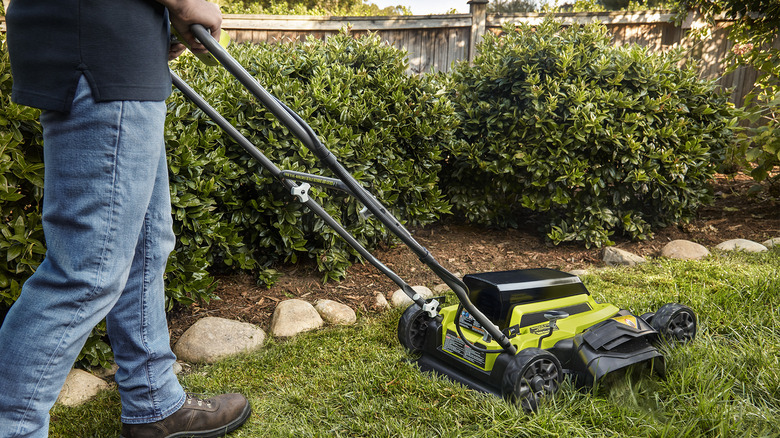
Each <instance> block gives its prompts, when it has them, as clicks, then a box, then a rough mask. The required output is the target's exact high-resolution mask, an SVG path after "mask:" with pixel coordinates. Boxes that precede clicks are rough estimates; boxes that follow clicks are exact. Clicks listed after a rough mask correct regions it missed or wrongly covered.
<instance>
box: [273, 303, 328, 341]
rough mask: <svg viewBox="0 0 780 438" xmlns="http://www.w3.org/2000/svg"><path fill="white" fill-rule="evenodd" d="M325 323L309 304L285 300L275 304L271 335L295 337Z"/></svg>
mask: <svg viewBox="0 0 780 438" xmlns="http://www.w3.org/2000/svg"><path fill="white" fill-rule="evenodd" d="M324 324H325V321H323V320H322V317H321V316H320V314H319V313H318V312H317V309H315V308H314V306H312V305H311V304H310V303H307V302H306V301H303V300H296V299H293V300H286V301H282V302H281V303H279V304H277V306H276V310H274V314H273V317H271V334H272V335H273V336H279V337H290V336H295V335H297V334H298V333H303V332H307V331H310V330H315V329H318V328H320V327H322V326H323V325H324Z"/></svg>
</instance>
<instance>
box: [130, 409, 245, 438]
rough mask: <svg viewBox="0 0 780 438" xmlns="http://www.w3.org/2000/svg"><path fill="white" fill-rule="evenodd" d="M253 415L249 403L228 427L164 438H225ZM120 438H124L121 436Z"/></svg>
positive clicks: (175, 434) (180, 433)
mask: <svg viewBox="0 0 780 438" xmlns="http://www.w3.org/2000/svg"><path fill="white" fill-rule="evenodd" d="M250 415H252V406H250V404H249V403H248V402H247V404H246V407H244V410H243V411H242V412H241V415H239V416H238V418H236V419H235V420H233V421H231V422H230V423H228V424H227V425H225V426H223V427H220V428H217V429H212V430H199V431H191V432H176V433H174V434H171V435H166V436H165V437H164V438H218V437H223V436H225V435H227V434H229V433H230V432H233V431H234V430H236V429H238V428H239V427H241V425H242V424H244V423H245V422H246V420H248V419H249V416H250ZM119 438H124V437H123V436H121V435H120V437H119Z"/></svg>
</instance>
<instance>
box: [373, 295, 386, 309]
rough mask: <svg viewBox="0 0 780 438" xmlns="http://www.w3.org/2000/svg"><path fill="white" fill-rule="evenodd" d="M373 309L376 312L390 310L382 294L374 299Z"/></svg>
mask: <svg viewBox="0 0 780 438" xmlns="http://www.w3.org/2000/svg"><path fill="white" fill-rule="evenodd" d="M374 307H376V308H377V309H378V310H387V309H389V308H390V304H389V303H388V302H387V298H385V296H384V294H380V293H378V294H376V297H375V298H374Z"/></svg>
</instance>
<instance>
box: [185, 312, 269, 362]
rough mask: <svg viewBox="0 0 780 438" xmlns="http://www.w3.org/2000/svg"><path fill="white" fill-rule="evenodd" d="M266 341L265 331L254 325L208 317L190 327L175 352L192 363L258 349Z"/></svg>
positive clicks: (216, 359) (214, 360)
mask: <svg viewBox="0 0 780 438" xmlns="http://www.w3.org/2000/svg"><path fill="white" fill-rule="evenodd" d="M264 342H265V332H264V331H263V330H262V329H261V328H259V327H257V326H255V325H253V324H249V323H246V322H240V321H232V320H229V319H225V318H216V317H207V318H203V319H200V320H198V321H197V322H196V323H195V324H193V325H192V327H190V328H189V329H187V331H185V332H184V334H183V335H182V336H181V338H179V341H178V342H176V345H175V346H174V349H173V351H174V353H176V356H178V358H179V359H181V360H184V361H187V362H190V363H214V362H216V361H218V360H220V359H224V358H226V357H229V356H233V355H236V354H239V353H244V352H250V351H255V350H258V349H260V347H262V346H263V343H264Z"/></svg>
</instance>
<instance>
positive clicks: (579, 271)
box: [569, 269, 588, 277]
mask: <svg viewBox="0 0 780 438" xmlns="http://www.w3.org/2000/svg"><path fill="white" fill-rule="evenodd" d="M587 273H588V270H587V269H572V270H571V271H569V274H571V275H576V276H577V277H581V276H583V275H587Z"/></svg>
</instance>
